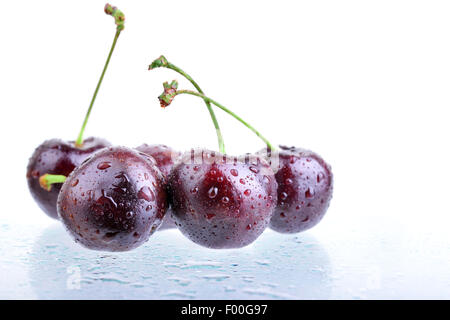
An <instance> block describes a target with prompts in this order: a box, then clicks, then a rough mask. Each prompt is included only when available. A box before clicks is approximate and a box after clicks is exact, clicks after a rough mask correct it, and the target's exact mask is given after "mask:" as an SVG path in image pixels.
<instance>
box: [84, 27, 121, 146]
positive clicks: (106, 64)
mask: <svg viewBox="0 0 450 320" xmlns="http://www.w3.org/2000/svg"><path fill="white" fill-rule="evenodd" d="M120 31H121V30H117V31H116V34H115V36H114V41H113V43H112V46H111V50H110V51H109V54H108V58H107V59H106V63H105V66H104V67H103V71H102V74H101V76H100V79H99V80H98V83H97V87H96V88H95V91H94V95H93V96H92V100H91V104H90V105H89V109H88V111H87V113H86V116H85V117H84V121H83V125H82V126H81V130H80V133H79V134H78V138H77V140H76V142H75V145H76V146H77V147H81V146H82V145H83V133H84V129H85V128H86V124H87V122H88V119H89V116H90V114H91V110H92V106H93V105H94V102H95V98H97V93H98V90H99V89H100V85H101V84H102V81H103V77H104V76H105V72H106V69H107V68H108V65H109V60H111V56H112V53H113V51H114V48H115V47H116V43H117V39H118V38H119V35H120Z"/></svg>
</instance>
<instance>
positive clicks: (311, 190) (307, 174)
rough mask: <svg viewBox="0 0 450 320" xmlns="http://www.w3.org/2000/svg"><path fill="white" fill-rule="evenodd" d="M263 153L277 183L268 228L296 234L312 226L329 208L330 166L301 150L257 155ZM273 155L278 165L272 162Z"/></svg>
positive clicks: (318, 157) (286, 148) (330, 189)
mask: <svg viewBox="0 0 450 320" xmlns="http://www.w3.org/2000/svg"><path fill="white" fill-rule="evenodd" d="M263 153H265V154H266V155H267V159H268V160H269V162H272V163H273V166H272V169H274V171H275V172H276V173H275V178H276V180H277V183H278V204H277V207H276V208H275V211H274V214H273V216H272V219H271V220H270V228H271V229H272V230H275V231H277V232H281V233H297V232H301V231H305V230H307V229H310V228H312V227H314V226H315V225H316V224H318V223H319V222H320V220H322V218H323V217H324V215H325V213H326V211H327V209H328V206H329V205H330V200H331V197H332V193H333V174H332V172H331V167H330V166H329V165H328V164H327V163H326V162H325V161H324V160H323V159H322V158H321V157H320V156H319V155H317V154H316V153H314V152H312V151H309V150H305V149H300V148H295V147H285V146H280V150H279V151H272V152H270V151H269V152H267V151H266V150H262V151H260V152H259V154H263ZM277 155H278V162H277V163H278V165H277V164H276V162H275V161H274V160H275V159H277V158H276V157H277ZM274 166H275V168H274Z"/></svg>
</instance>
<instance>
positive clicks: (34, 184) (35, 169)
mask: <svg viewBox="0 0 450 320" xmlns="http://www.w3.org/2000/svg"><path fill="white" fill-rule="evenodd" d="M108 146H110V143H109V142H107V141H106V140H103V139H100V138H93V137H90V138H88V139H85V140H84V143H83V145H82V146H81V147H76V146H75V142H74V141H63V140H59V139H51V140H47V141H45V142H44V143H42V144H41V145H40V146H39V147H37V148H36V150H34V153H33V155H32V156H31V158H30V160H29V162H28V167H27V181H28V188H29V189H30V192H31V195H32V196H33V198H34V200H35V201H36V202H37V203H38V205H39V206H40V207H41V209H42V210H43V211H44V212H45V213H46V214H47V215H49V216H50V217H52V218H55V219H58V214H57V211H56V200H57V198H58V194H59V190H60V189H61V186H62V184H54V185H52V188H51V190H50V191H47V190H45V189H43V188H41V186H40V185H39V177H40V176H41V175H43V174H46V173H49V174H58V175H64V176H68V175H69V174H70V173H71V172H72V170H73V169H74V168H75V167H77V166H79V165H80V164H81V163H82V162H83V161H84V160H85V159H86V158H88V157H89V156H91V155H92V154H93V153H94V152H96V151H98V150H100V149H103V148H105V147H108Z"/></svg>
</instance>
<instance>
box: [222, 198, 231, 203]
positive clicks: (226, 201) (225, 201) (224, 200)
mask: <svg viewBox="0 0 450 320" xmlns="http://www.w3.org/2000/svg"><path fill="white" fill-rule="evenodd" d="M222 202H223V203H228V202H230V199H229V198H228V197H223V198H222Z"/></svg>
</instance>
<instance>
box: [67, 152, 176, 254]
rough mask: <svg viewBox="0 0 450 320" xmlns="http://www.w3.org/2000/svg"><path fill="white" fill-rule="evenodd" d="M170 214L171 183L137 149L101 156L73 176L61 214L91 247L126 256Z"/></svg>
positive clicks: (80, 240)
mask: <svg viewBox="0 0 450 320" xmlns="http://www.w3.org/2000/svg"><path fill="white" fill-rule="evenodd" d="M166 210H167V193H166V190H165V179H164V176H163V174H162V173H161V171H160V170H159V169H158V167H157V166H156V162H155V160H154V159H153V158H152V157H150V156H148V155H146V154H144V153H139V152H138V151H135V150H133V149H129V148H125V147H110V148H106V149H103V150H101V151H99V152H97V153H95V154H94V155H93V156H92V157H91V158H89V159H87V160H86V161H85V162H84V163H82V164H81V165H80V166H79V167H77V168H75V170H74V171H73V172H72V173H71V174H70V176H69V177H67V180H66V182H64V184H63V186H62V188H61V192H60V194H59V197H58V214H59V216H60V219H61V221H62V222H63V224H64V225H65V227H66V229H67V230H68V231H69V233H70V234H71V235H72V236H73V238H74V239H75V241H76V242H78V243H80V244H81V245H83V246H84V247H86V248H89V249H94V250H103V251H126V250H131V249H134V248H136V247H138V246H140V245H141V244H143V243H144V242H146V241H147V240H148V238H149V237H150V236H151V235H152V234H153V232H154V231H155V230H156V229H157V228H158V227H159V225H160V224H161V222H162V219H163V217H164V215H165V213H166Z"/></svg>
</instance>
